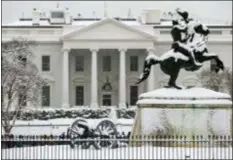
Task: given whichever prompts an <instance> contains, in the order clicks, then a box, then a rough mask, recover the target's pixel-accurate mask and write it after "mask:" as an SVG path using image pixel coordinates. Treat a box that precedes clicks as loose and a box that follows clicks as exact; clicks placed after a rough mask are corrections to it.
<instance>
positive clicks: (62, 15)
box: [51, 12, 64, 18]
mask: <svg viewBox="0 0 233 160" xmlns="http://www.w3.org/2000/svg"><path fill="white" fill-rule="evenodd" d="M51 17H52V18H64V13H63V12H52V13H51Z"/></svg>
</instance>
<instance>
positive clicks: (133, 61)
mask: <svg viewBox="0 0 233 160" xmlns="http://www.w3.org/2000/svg"><path fill="white" fill-rule="evenodd" d="M130 71H138V56H130Z"/></svg>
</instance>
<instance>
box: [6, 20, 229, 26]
mask: <svg viewBox="0 0 233 160" xmlns="http://www.w3.org/2000/svg"><path fill="white" fill-rule="evenodd" d="M101 20H102V19H96V20H94V19H88V18H87V19H79V20H73V21H72V24H71V25H72V26H87V25H91V24H93V23H96V22H98V21H101ZM118 21H121V22H122V23H124V24H126V25H132V26H143V25H153V26H156V27H163V26H164V27H170V26H172V22H171V21H161V22H160V24H142V23H140V22H139V21H138V20H136V19H131V20H127V19H126V20H123V19H121V20H118ZM63 25H66V24H50V22H49V20H48V19H47V18H45V19H41V20H40V26H63ZM205 25H207V26H232V25H230V24H223V23H205ZM2 26H33V24H32V19H30V18H28V19H27V18H25V19H19V20H17V21H15V22H11V23H7V24H3V25H2Z"/></svg>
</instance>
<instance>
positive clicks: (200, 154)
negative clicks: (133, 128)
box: [2, 145, 232, 160]
mask: <svg viewBox="0 0 233 160" xmlns="http://www.w3.org/2000/svg"><path fill="white" fill-rule="evenodd" d="M185 157H186V159H232V148H168V147H152V146H144V147H126V148H117V149H101V150H95V149H80V148H75V149H71V148H70V147H69V146H68V145H63V146H40V147H24V148H13V149H2V159H63V160H65V159H185Z"/></svg>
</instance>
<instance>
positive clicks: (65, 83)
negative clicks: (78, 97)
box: [62, 48, 70, 107]
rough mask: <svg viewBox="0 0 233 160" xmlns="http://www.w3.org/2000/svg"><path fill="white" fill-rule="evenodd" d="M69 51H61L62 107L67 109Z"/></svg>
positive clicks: (66, 49)
mask: <svg viewBox="0 0 233 160" xmlns="http://www.w3.org/2000/svg"><path fill="white" fill-rule="evenodd" d="M69 51H70V49H68V48H64V49H63V71H62V72H63V76H62V78H63V82H62V88H63V90H62V107H69V106H70V103H69Z"/></svg>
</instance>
